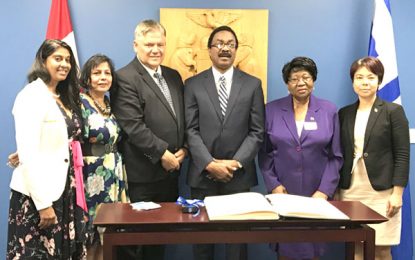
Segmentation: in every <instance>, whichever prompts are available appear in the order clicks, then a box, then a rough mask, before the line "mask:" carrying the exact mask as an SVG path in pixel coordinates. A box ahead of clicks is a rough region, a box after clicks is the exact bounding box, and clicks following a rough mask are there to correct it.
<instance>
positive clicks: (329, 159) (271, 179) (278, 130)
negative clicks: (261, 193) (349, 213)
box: [258, 95, 343, 197]
mask: <svg viewBox="0 0 415 260" xmlns="http://www.w3.org/2000/svg"><path fill="white" fill-rule="evenodd" d="M258 161H259V167H260V169H261V171H262V174H263V177H264V181H265V185H266V187H267V190H268V191H269V192H270V191H272V190H273V189H274V188H276V187H277V186H279V185H280V184H282V185H283V186H284V187H285V188H286V189H287V192H288V193H289V194H296V195H303V196H311V195H312V194H313V193H314V192H316V191H317V190H319V191H321V192H323V193H324V194H326V195H327V196H329V197H332V196H333V194H334V192H335V190H336V187H337V185H338V182H339V170H340V168H341V166H342V163H343V156H342V152H341V146H340V126H339V118H338V115H337V109H336V106H335V105H334V104H333V103H331V102H329V101H326V100H323V99H319V98H316V97H315V96H313V95H311V96H310V102H309V107H308V111H307V115H306V117H305V123H304V127H303V130H302V132H301V136H300V137H298V134H297V127H296V124H295V118H294V110H293V103H292V96H291V95H289V96H287V97H284V98H281V99H278V100H275V101H272V102H270V103H268V104H267V105H266V124H265V142H264V144H263V147H262V148H261V150H260V152H259V155H258Z"/></svg>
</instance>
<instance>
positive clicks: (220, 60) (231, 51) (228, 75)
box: [184, 26, 264, 260]
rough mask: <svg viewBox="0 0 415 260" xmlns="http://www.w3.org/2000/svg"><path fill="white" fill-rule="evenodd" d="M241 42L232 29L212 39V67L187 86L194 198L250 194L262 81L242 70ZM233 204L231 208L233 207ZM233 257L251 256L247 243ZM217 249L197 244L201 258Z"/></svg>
mask: <svg viewBox="0 0 415 260" xmlns="http://www.w3.org/2000/svg"><path fill="white" fill-rule="evenodd" d="M237 48H238V39H237V36H236V34H235V32H234V31H233V30H232V29H231V28H230V27H228V26H221V27H218V28H216V29H215V30H214V31H213V32H212V33H211V35H210V37H209V40H208V51H209V56H210V59H211V61H212V68H210V69H208V70H206V71H203V72H201V73H200V74H198V75H196V76H194V77H192V78H190V79H188V80H187V81H186V82H185V91H184V100H185V120H186V137H187V143H188V146H189V150H190V155H191V156H190V165H189V172H188V176H187V183H188V184H189V185H190V187H191V194H192V197H193V198H198V199H204V197H205V196H211V195H224V194H232V193H237V192H244V191H249V189H250V187H252V186H254V185H256V184H257V175H256V168H255V162H254V159H255V156H256V155H257V152H258V150H259V148H260V146H261V144H262V141H263V135H264V96H263V92H262V87H261V81H260V80H259V79H257V78H255V77H253V76H251V75H248V74H246V73H244V72H242V71H240V70H238V69H236V68H234V67H233V66H232V65H233V62H234V60H235V55H236V51H237ZM229 206H231V205H229ZM225 248H226V255H227V259H244V258H246V245H226V247H225ZM213 249H214V248H213V245H195V246H194V255H195V259H198V260H200V259H213V255H214V250H213Z"/></svg>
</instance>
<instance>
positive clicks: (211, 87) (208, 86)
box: [203, 69, 223, 121]
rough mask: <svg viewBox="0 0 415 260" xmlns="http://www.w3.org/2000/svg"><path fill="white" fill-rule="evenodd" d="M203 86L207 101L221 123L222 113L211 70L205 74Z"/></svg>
mask: <svg viewBox="0 0 415 260" xmlns="http://www.w3.org/2000/svg"><path fill="white" fill-rule="evenodd" d="M203 86H204V88H205V90H206V92H207V93H208V96H209V99H210V101H211V102H212V105H213V108H214V109H215V111H216V114H217V116H218V117H219V119H220V120H221V121H222V120H223V118H222V112H221V109H220V105H219V97H218V91H217V89H216V83H215V77H213V72H212V69H209V70H208V71H207V72H206V75H205V77H204V82H203Z"/></svg>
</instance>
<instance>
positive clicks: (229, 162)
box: [214, 159, 242, 172]
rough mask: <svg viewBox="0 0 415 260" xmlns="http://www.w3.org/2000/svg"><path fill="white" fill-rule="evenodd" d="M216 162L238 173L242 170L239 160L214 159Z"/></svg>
mask: <svg viewBox="0 0 415 260" xmlns="http://www.w3.org/2000/svg"><path fill="white" fill-rule="evenodd" d="M214 161H215V162H219V163H223V164H225V165H227V166H228V167H230V168H231V169H232V171H233V172H234V171H236V170H238V169H240V168H242V165H241V163H240V162H238V161H237V160H219V159H214Z"/></svg>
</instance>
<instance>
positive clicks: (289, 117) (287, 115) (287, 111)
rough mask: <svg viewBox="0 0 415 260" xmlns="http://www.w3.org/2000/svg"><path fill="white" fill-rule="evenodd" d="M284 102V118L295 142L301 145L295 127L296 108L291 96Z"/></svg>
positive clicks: (282, 108)
mask: <svg viewBox="0 0 415 260" xmlns="http://www.w3.org/2000/svg"><path fill="white" fill-rule="evenodd" d="M284 101H285V102H284V105H283V106H282V107H281V110H282V112H283V113H282V114H283V116H282V118H283V120H284V122H285V125H286V126H287V128H288V130H289V131H290V133H291V135H292V137H293V139H294V140H295V142H296V143H297V144H300V139H299V137H298V133H297V126H296V125H295V117H294V108H293V103H292V97H291V95H289V96H288V97H286V98H285V100H284Z"/></svg>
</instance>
